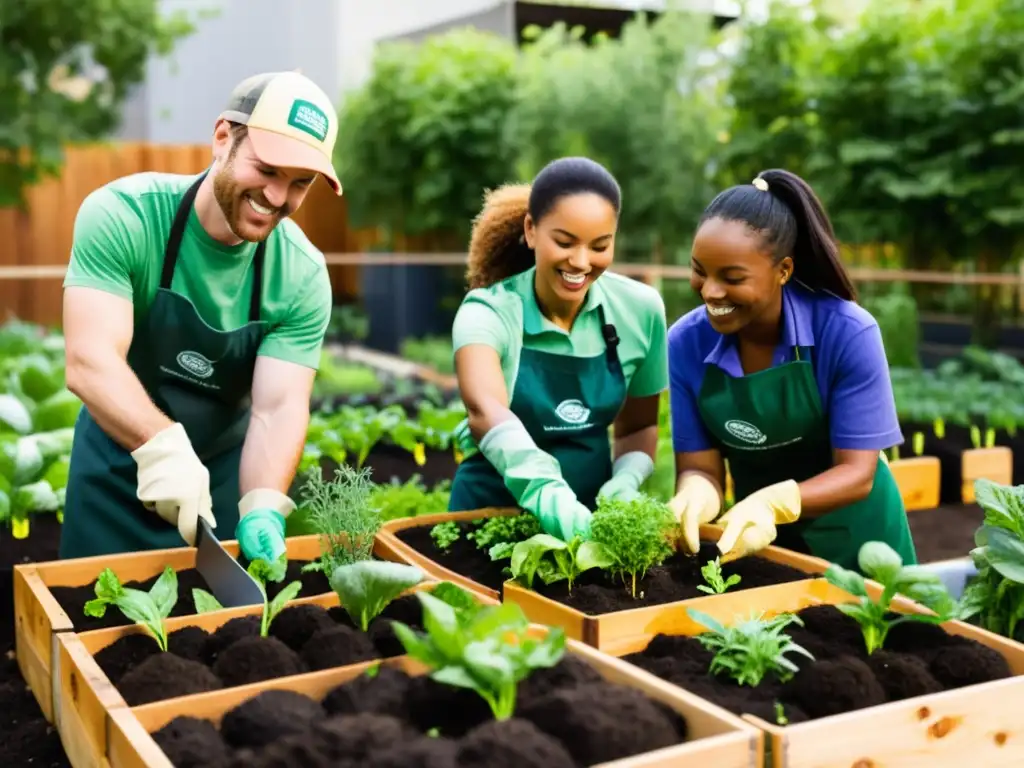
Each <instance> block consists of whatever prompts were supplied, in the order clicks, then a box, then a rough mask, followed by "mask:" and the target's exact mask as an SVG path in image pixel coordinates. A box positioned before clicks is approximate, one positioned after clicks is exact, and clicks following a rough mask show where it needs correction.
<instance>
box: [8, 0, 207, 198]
mask: <svg viewBox="0 0 1024 768" xmlns="http://www.w3.org/2000/svg"><path fill="white" fill-rule="evenodd" d="M192 31H193V26H192V24H191V22H190V21H189V20H188V19H187V17H186V16H185V15H184V14H183V13H180V12H179V13H175V14H173V15H170V16H167V17H164V16H161V13H160V3H159V2H158V0H0V206H9V205H18V206H20V205H22V204H23V203H24V192H25V189H26V188H27V187H28V186H30V185H32V184H34V183H36V182H38V181H40V180H41V179H43V178H45V177H47V176H54V175H56V174H58V173H59V172H60V168H61V166H62V164H63V149H64V147H65V146H66V145H68V144H73V143H77V142H84V141H92V140H96V139H101V138H105V137H106V136H107V135H109V134H110V133H111V132H112V131H113V130H114V129H115V128H116V127H117V124H118V121H119V119H120V116H121V106H122V104H123V103H124V99H125V97H126V96H127V94H128V92H129V90H130V89H131V87H132V86H134V85H136V84H137V83H139V82H141V81H142V80H143V78H144V77H145V73H146V62H147V60H148V58H149V56H150V54H157V55H166V54H168V53H170V51H171V50H172V48H173V46H174V44H175V42H176V41H177V40H179V39H181V38H182V37H183V36H185V35H188V34H190V33H191V32H192Z"/></svg>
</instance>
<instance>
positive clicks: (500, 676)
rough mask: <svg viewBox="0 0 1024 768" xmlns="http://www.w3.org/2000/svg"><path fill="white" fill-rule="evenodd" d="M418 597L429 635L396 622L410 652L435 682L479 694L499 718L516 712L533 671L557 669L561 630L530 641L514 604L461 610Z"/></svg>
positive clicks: (423, 594) (562, 642)
mask: <svg viewBox="0 0 1024 768" xmlns="http://www.w3.org/2000/svg"><path fill="white" fill-rule="evenodd" d="M416 594H417V597H418V598H419V600H420V602H421V603H422V605H423V626H424V628H425V629H426V632H425V633H417V632H414V631H413V630H412V629H411V628H410V627H408V626H407V625H405V624H402V623H401V622H397V621H396V622H394V623H393V624H392V627H393V628H394V631H395V634H396V635H397V637H398V639H399V640H400V641H401V642H402V645H403V646H404V647H405V650H406V652H407V653H408V654H409V655H410V656H411V657H412V658H414V659H416V660H418V661H421V662H423V663H424V664H426V665H427V666H428V667H430V669H431V670H432V671H431V673H430V676H431V677H432V678H433V679H434V680H437V681H438V682H440V683H444V684H446V685H451V686H456V687H460V688H468V689H470V690H473V691H476V692H477V693H478V694H479V695H480V696H481V697H482V698H483V699H484V700H485V701H486V702H487V704H488V705H489V706H490V708H491V712H492V713H493V714H494V717H495V718H496V719H498V720H507V719H508V718H510V717H512V716H513V714H514V713H515V705H516V687H517V686H518V684H519V683H520V682H521V681H523V680H525V679H526V678H527V677H529V675H530V673H531V672H533V671H534V670H535V669H540V668H543V667H553V666H555V665H556V664H557V663H558V662H559V661H560V660H561V658H562V655H563V654H564V652H565V633H564V631H563V630H562V629H560V628H552V629H549V630H548V633H547V635H546V636H545V637H544V638H543V639H537V638H535V637H531V636H530V634H529V621H528V619H527V618H526V616H525V614H524V613H523V610H522V608H520V607H519V606H518V605H516V604H515V603H502V604H501V605H495V606H477V608H476V610H469V609H467V608H463V609H461V610H459V609H456V608H455V607H453V606H452V605H450V604H449V603H447V602H445V601H444V600H441V599H438V598H437V597H435V596H433V595H431V594H429V593H427V592H418V593H416Z"/></svg>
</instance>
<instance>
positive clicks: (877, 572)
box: [825, 541, 959, 654]
mask: <svg viewBox="0 0 1024 768" xmlns="http://www.w3.org/2000/svg"><path fill="white" fill-rule="evenodd" d="M857 564H858V565H859V566H860V569H861V570H862V571H863V572H864V573H866V574H868V576H870V577H871V578H872V579H874V580H875V581H877V582H879V583H881V585H882V587H883V590H882V594H881V595H880V596H879V598H878V599H877V600H873V599H871V597H870V596H869V595H868V592H867V586H866V585H865V583H864V577H863V576H861V575H860V574H859V573H857V572H855V571H848V570H846V569H845V568H842V567H841V566H838V565H831V566H829V568H828V570H827V571H825V578H826V579H827V580H828V582H829V583H830V584H833V585H835V586H837V587H839V588H840V589H844V590H846V591H847V592H849V593H850V594H851V595H853V596H854V597H856V598H859V599H858V601H857V602H854V603H841V604H840V605H837V606H836V607H837V608H838V609H839V610H840V611H842V612H843V613H845V614H846V615H847V616H849V617H851V618H853V619H856V621H857V623H858V624H860V628H861V632H862V633H863V634H864V645H865V646H866V648H867V652H868V653H869V654H871V653H874V652H875V651H877V650H878V649H879V648H881V647H882V646H884V645H885V638H886V637H887V636H888V634H889V630H890V629H892V628H893V627H895V626H896V625H897V624H903V623H904V622H908V621H919V622H923V623H925V624H942V623H943V622H946V621H949V620H950V619H954V618H957V616H958V613H959V606H958V605H957V602H956V601H955V600H954V599H953V598H952V597H950V595H949V592H947V591H946V588H945V587H944V586H943V584H942V580H941V579H940V578H939V577H938V576H936V575H935V574H934V573H929V572H928V571H926V570H924V569H923V568H921V567H920V566H913V565H903V560H902V558H900V556H899V554H897V552H896V551H895V550H894V549H893V548H892V547H890V546H889V545H888V544H885V543H884V542H881V541H869V542H867V543H866V544H864V545H863V546H862V547H861V548H860V552H858V553H857ZM897 594H902V595H904V596H906V597H909V598H910V599H911V600H914V601H916V602H918V603H921V604H922V605H924V606H925V607H926V608H930V609H931V610H932V611H934V612H935V613H934V614H922V613H907V614H902V615H899V616H898V618H890V616H891V615H892V613H891V609H890V607H889V605H890V603H891V602H892V599H893V598H894V597H895V596H896V595H897Z"/></svg>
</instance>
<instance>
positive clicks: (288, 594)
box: [247, 553, 302, 637]
mask: <svg viewBox="0 0 1024 768" xmlns="http://www.w3.org/2000/svg"><path fill="white" fill-rule="evenodd" d="M247 571H248V573H249V575H250V576H252V578H253V581H255V582H256V584H258V585H259V588H260V592H262V593H263V619H262V621H261V622H260V636H261V637H266V636H267V634H268V633H269V632H270V624H271V623H272V622H273V621H274V618H275V617H276V616H277V614H279V613H280V612H281V611H282V609H284V607H285V604H286V603H287V602H288V601H289V600H294V599H295V597H296V596H297V595H298V594H299V592H300V591H302V582H301V581H293V582H292V583H291V584H289V585H288V586H287V587H285V588H284V589H282V590H281V591H280V592H278V593H277V595H276V596H275V597H274V599H273V600H269V601H268V600H267V583H268V582H271V581H273V582H275V583H276V582H280V581H283V580H284V577H285V574H286V573H287V572H288V555H287V553H286V554H283V555H281V557H280V558H278V560H277V561H276V562H274V563H271V562H269V561H268V560H263V559H256V560H253V561H252V562H251V563H249V567H248V569H247Z"/></svg>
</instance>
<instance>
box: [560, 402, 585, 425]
mask: <svg viewBox="0 0 1024 768" xmlns="http://www.w3.org/2000/svg"><path fill="white" fill-rule="evenodd" d="M555 413H556V414H557V415H558V418H560V419H561V420H562V421H564V422H565V423H566V424H583V423H584V422H586V420H587V419H589V418H590V409H589V408H587V406H585V405H584V404H583V402H582V401H580V400H563V401H562V402H560V403H559V404H558V405H557V406H556V408H555Z"/></svg>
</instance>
